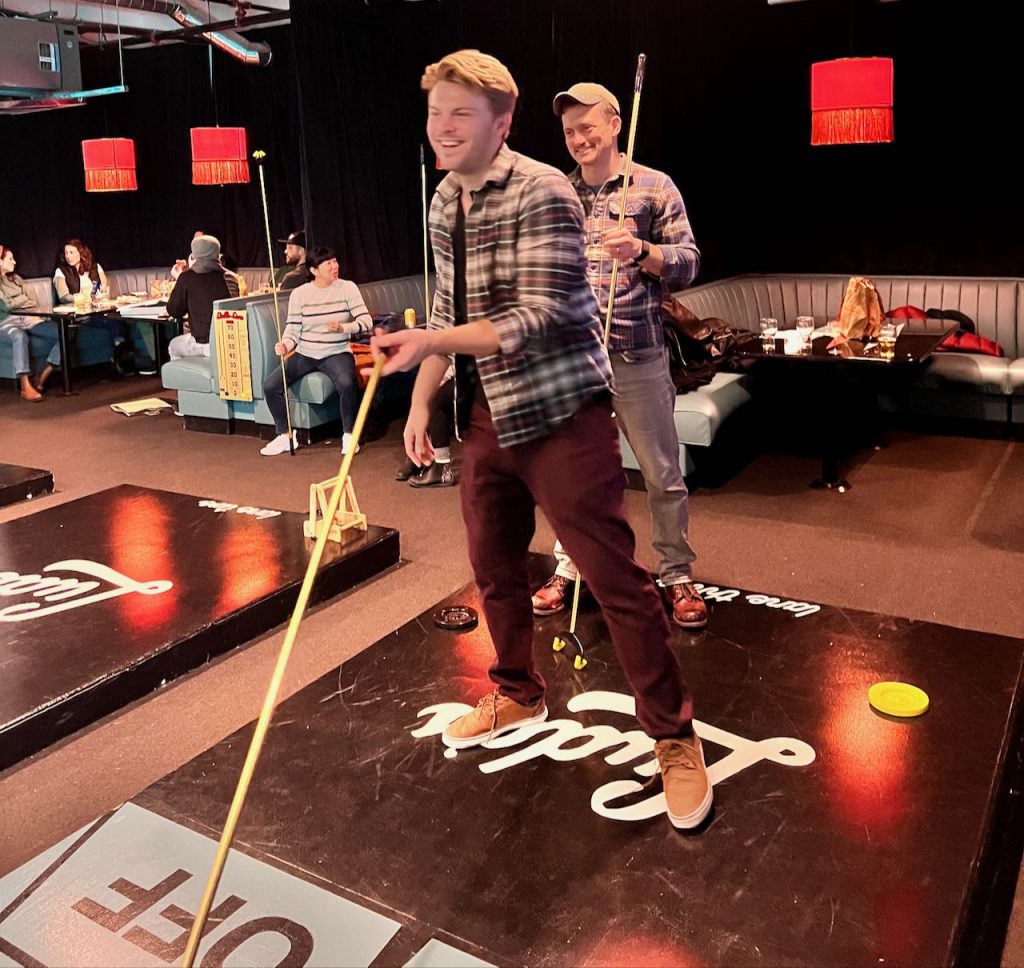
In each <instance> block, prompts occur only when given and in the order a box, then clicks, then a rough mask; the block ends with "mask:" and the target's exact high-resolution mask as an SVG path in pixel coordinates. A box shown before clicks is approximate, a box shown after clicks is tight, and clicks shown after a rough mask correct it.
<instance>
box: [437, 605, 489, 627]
mask: <svg viewBox="0 0 1024 968" xmlns="http://www.w3.org/2000/svg"><path fill="white" fill-rule="evenodd" d="M478 622H479V619H478V617H477V614H476V609H475V608H470V607H469V606H468V605H446V606H445V607H444V608H439V609H438V610H437V611H436V612H434V624H435V625H436V626H437V627H438V628H439V629H447V630H448V631H449V632H466V631H468V630H469V629H475V628H476V626H477V623H478Z"/></svg>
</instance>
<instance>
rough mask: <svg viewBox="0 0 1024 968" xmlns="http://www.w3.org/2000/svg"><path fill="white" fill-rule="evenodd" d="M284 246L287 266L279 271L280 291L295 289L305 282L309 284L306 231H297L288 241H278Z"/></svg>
mask: <svg viewBox="0 0 1024 968" xmlns="http://www.w3.org/2000/svg"><path fill="white" fill-rule="evenodd" d="M277 241H278V242H280V243H281V244H282V245H283V246H284V261H285V264H284V265H283V266H282V267H281V268H280V269H278V271H277V280H276V281H277V286H278V288H279V289H294V288H295V287H296V286H301V285H302V284H303V283H304V282H309V279H310V275H309V270H308V269H307V268H306V230H305V229H296V230H295V231H294V232H292V233H291V234H290V235H289V236H288V238H286V239H278V240H277Z"/></svg>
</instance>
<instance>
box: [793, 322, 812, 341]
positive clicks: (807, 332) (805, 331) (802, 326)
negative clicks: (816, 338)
mask: <svg viewBox="0 0 1024 968" xmlns="http://www.w3.org/2000/svg"><path fill="white" fill-rule="evenodd" d="M796 331H797V332H798V333H799V334H800V340H801V341H802V342H803V344H804V346H807V345H808V344H809V343H810V342H811V333H813V332H814V317H813V316H797V318H796Z"/></svg>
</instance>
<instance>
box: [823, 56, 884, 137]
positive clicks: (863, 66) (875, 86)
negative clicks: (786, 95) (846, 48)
mask: <svg viewBox="0 0 1024 968" xmlns="http://www.w3.org/2000/svg"><path fill="white" fill-rule="evenodd" d="M892 137H893V136H892V58H891V57H844V58H843V59H841V60H832V61H822V62H821V63H818V64H812V65H811V144H812V145H849V144H863V143H868V142H878V141H892Z"/></svg>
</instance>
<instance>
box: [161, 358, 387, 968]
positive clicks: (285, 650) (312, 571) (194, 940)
mask: <svg viewBox="0 0 1024 968" xmlns="http://www.w3.org/2000/svg"><path fill="white" fill-rule="evenodd" d="M385 359H386V357H385V356H384V354H383V353H381V354H380V355H379V356H377V358H376V359H375V360H374V364H373V370H372V371H371V373H370V379H369V382H368V383H367V385H366V390H365V391H364V393H363V399H362V402H361V403H360V405H359V412H358V413H357V414H356V423H355V426H354V427H353V428H352V444H351V446H350V447H349V449H348V453H347V454H345V455H344V456H343V457H342V459H341V469H340V470H339V471H338V482H337V484H335V486H334V491H333V492H332V493H331V501H330V504H329V505H328V508H327V513H326V514H325V515H324V522H323V527H322V528H321V529H320V534H319V535H318V536H317V539H316V544H315V545H314V547H313V554H312V556H311V557H310V559H309V565H308V566H307V567H306V575H305V577H304V578H303V580H302V588H301V589H300V590H299V598H298V601H296V603H295V609H294V611H293V612H292V617H291V621H290V622H289V623H288V631H287V632H286V633H285V637H284V642H283V644H282V645H281V651H280V652H279V653H278V656H277V664H276V665H275V666H274V674H273V675H272V676H271V679H270V685H269V686H268V688H267V694H266V696H265V698H264V700H263V708H262V709H261V710H260V716H259V719H258V720H257V721H256V729H255V731H254V732H253V735H252V743H251V744H250V745H249V752H248V754H247V755H246V757H245V764H244V765H243V767H242V775H241V776H240V777H239V780H238V786H237V787H236V788H235V796H234V799H233V800H232V802H231V809H230V810H229V811H228V819H227V821H226V823H225V824H224V832H223V833H222V834H221V838H220V845H219V846H218V848H217V857H216V859H215V860H214V863H213V869H212V870H211V871H210V877H209V879H208V880H207V882H206V890H205V891H204V893H203V900H202V903H201V904H200V905H199V910H198V911H197V912H196V919H195V921H194V922H193V923H192V931H191V933H190V934H189V938H188V946H187V947H186V949H185V957H184V958H183V959H182V962H181V963H182V966H183V968H192V966H193V964H194V963H195V957H196V952H197V950H198V948H199V942H200V941H201V940H202V937H203V934H204V929H205V927H206V919H207V918H208V917H209V914H210V908H211V907H213V899H214V895H215V894H216V893H217V885H218V884H219V883H220V878H221V874H222V873H223V872H224V864H225V862H226V861H227V858H228V851H229V850H230V849H231V842H232V840H234V837H235V828H236V827H237V826H238V818H239V816H240V815H241V813H242V807H243V806H245V798H246V795H247V794H248V792H249V783H250V781H251V780H252V776H253V773H254V772H255V770H256V761H257V760H258V759H259V756H260V750H261V749H262V748H263V740H264V739H265V738H266V735H267V730H268V729H269V728H270V719H271V717H272V716H273V715H274V707H275V706H276V705H277V697H278V693H279V692H280V691H281V683H282V681H283V680H284V672H285V669H286V667H287V665H288V658H289V656H290V655H291V651H292V646H294V644H295V639H296V637H297V635H298V632H299V625H300V623H301V622H302V617H303V614H304V613H305V611H306V604H307V603H308V601H309V595H310V592H311V591H312V590H313V579H314V578H315V577H316V571H317V568H319V566H320V561H321V559H322V558H323V554H324V548H326V546H327V532H328V531H330V530H331V522H332V521H333V520H334V517H335V515H336V514H337V513H338V506H339V504H340V503H341V495H342V493H343V491H344V489H345V482H346V481H347V480H348V473H349V468H351V466H352V458H353V457H354V456H355V453H356V451H357V450H359V438H360V436H361V435H362V432H363V424H365V423H366V415H367V413H369V410H370V404H371V403H372V402H373V395H374V394H375V393H376V392H377V383H378V381H379V380H380V371H381V370H382V369H383V367H384V362H385Z"/></svg>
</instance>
